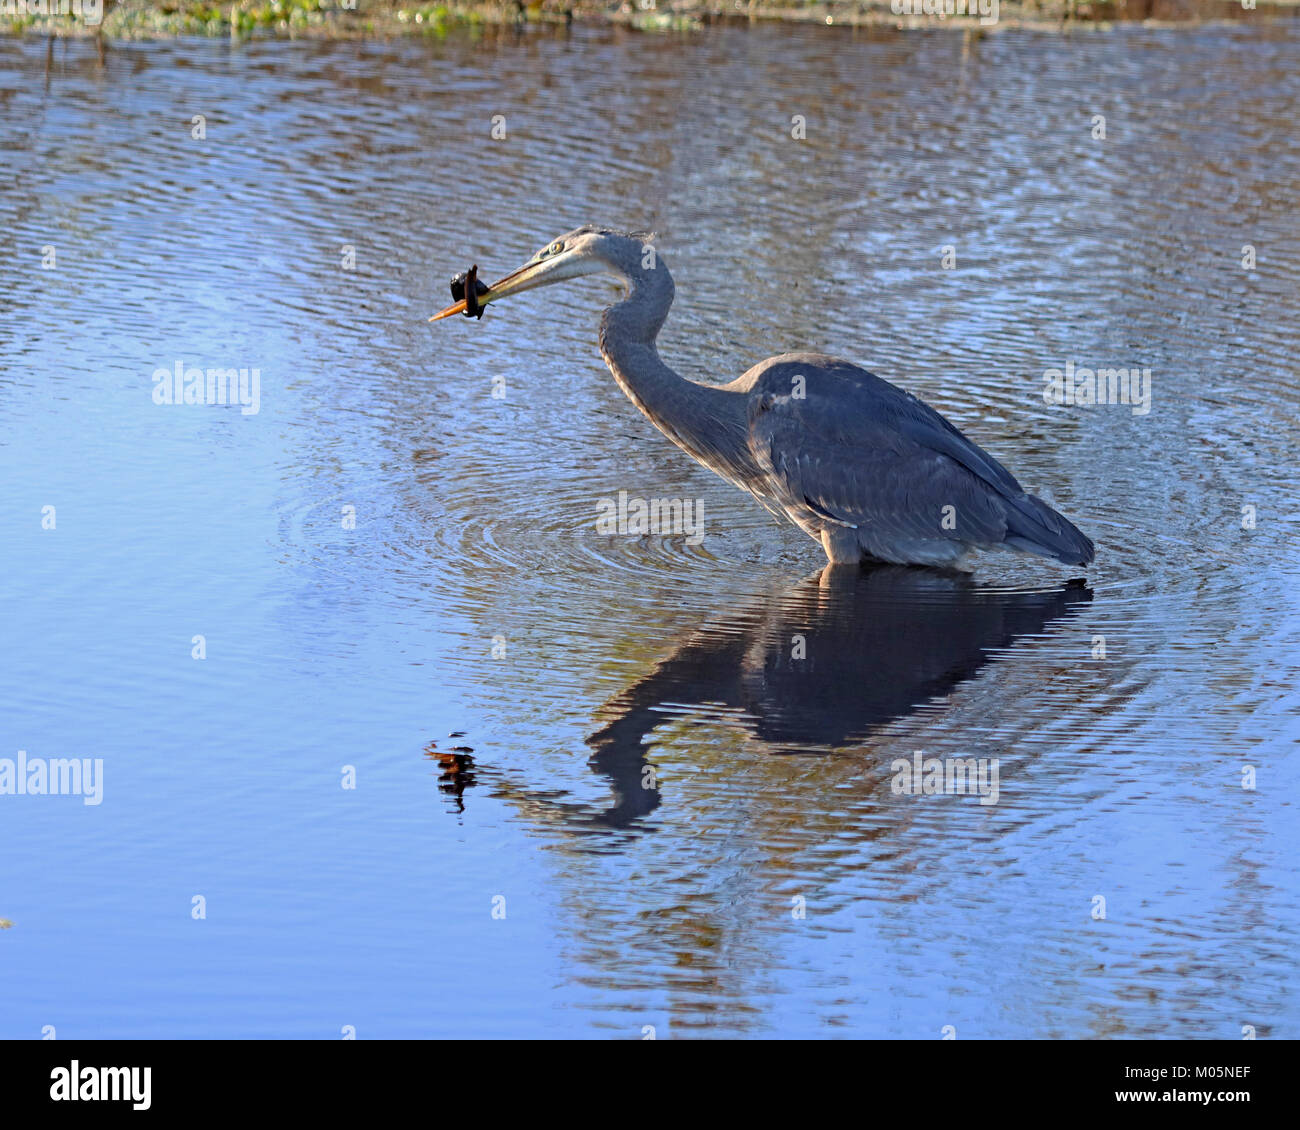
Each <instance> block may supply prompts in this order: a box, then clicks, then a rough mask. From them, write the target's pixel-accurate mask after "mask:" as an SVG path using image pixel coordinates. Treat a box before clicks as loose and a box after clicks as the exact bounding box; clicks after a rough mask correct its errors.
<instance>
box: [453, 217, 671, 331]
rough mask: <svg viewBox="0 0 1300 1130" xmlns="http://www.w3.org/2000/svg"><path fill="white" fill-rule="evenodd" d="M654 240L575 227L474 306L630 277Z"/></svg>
mask: <svg viewBox="0 0 1300 1130" xmlns="http://www.w3.org/2000/svg"><path fill="white" fill-rule="evenodd" d="M653 238H654V235H653V233H651V232H621V231H614V230H612V229H610V228H598V227H593V226H592V225H590V224H588V225H586V226H584V227H580V228H574V230H573V231H571V232H569V233H567V234H566V235H562V236H560V237H559V238H558V239H555V240H552V241H551V242H550V243H548V244H547V245H546V246H545V247H543V248H542V249H541V250H540V251H539V252H537V254H536V255H534V256H533V257H532V258H531V259H529V260H528V262H527V263H525V264H524V265H523V266H522V267H520V268H518V269H517V270H514V271H511V272H510V273H509V274H508V275H506V276H505V278H503V279H500V280H498V281H497V282H495V283H493V284H492V285H491V286H490V287H488V288H487V290H485V291H484V292H483V293H482V294H479V295H478V296H477V304H478V306H480V307H482V306H486V305H488V303H490V302H497V301H499V300H500V299H502V298H509V297H510V296H511V295H512V294H522V293H523V292H524V291H526V290H533V289H534V288H536V287H539V286H547V285H548V284H550V283H556V282H563V281H564V280H565V279H576V278H578V277H580V276H581V275H594V274H598V273H600V272H602V271H613V272H615V273H616V274H623V275H630V274H632V273H633V272H635V271H636V270H637V268H638V265H639V264H640V263H641V262H642V260H643V257H644V254H645V247H646V245H647V244H648V243H649V242H650V241H651V240H652V239H653ZM466 306H467V302H466V300H465V299H461V300H460V301H459V302H455V303H453V304H452V305H451V306H448V307H447V308H446V309H445V310H439V311H438V313H436V314H435V315H434V316H433V317H432V318H430V319H429V321H431V322H436V321H438V319H439V318H449V317H451V315H452V314H464V313H467V312H468V311H467V309H466Z"/></svg>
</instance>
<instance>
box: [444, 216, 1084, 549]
mask: <svg viewBox="0 0 1300 1130" xmlns="http://www.w3.org/2000/svg"><path fill="white" fill-rule="evenodd" d="M651 238H652V237H651V235H650V234H649V233H644V232H630V233H629V232H619V231H612V230H610V229H607V228H596V227H591V226H587V227H581V228H577V229H576V230H574V231H571V232H569V233H568V234H567V235H565V236H562V237H561V238H559V239H557V240H555V241H554V242H552V243H549V244H548V245H547V246H546V247H544V248H543V249H542V250H541V251H539V252H538V253H537V254H536V255H534V256H533V257H532V258H531V259H530V260H529V261H528V262H527V263H525V264H524V265H523V266H522V267H520V268H519V269H518V270H516V271H513V272H511V273H510V274H508V275H506V277H505V278H503V279H501V280H500V281H499V282H497V283H496V284H494V285H493V286H491V287H483V286H482V284H479V283H477V281H476V279H475V278H474V277H473V275H472V274H471V276H470V277H469V278H468V279H467V280H466V282H465V283H463V284H461V285H462V287H463V289H464V296H463V297H460V298H459V299H458V301H457V302H455V303H454V304H453V305H451V306H449V307H447V308H446V309H445V310H442V311H440V312H439V313H437V314H435V315H434V316H433V318H431V319H430V321H436V320H438V319H440V318H446V317H449V316H450V315H452V314H466V315H471V316H473V315H477V316H479V317H481V316H482V313H483V309H484V307H486V306H487V305H488V304H490V303H493V302H498V301H500V300H501V299H503V298H508V297H510V296H511V295H515V294H521V293H523V292H524V291H527V290H532V289H534V288H535V287H540V286H546V285H548V284H551V283H557V282H562V281H564V280H567V279H575V278H578V277H581V276H583V275H590V274H594V273H598V272H613V273H614V274H617V275H621V276H622V277H623V278H624V279H625V280H626V282H627V284H628V287H629V293H628V296H627V297H626V298H625V299H624V300H623V301H622V302H619V303H617V304H616V305H614V306H612V307H610V308H609V309H608V310H606V311H605V314H604V317H603V318H602V319H601V324H600V351H601V353H602V355H603V356H604V358H605V362H606V364H608V365H609V368H610V371H611V372H612V373H613V374H614V379H615V380H616V381H617V382H618V383H619V385H620V387H621V388H622V389H623V391H624V392H625V393H627V395H628V396H629V397H630V398H631V400H632V403H633V404H635V405H636V406H637V407H638V408H639V409H640V410H641V411H642V412H643V413H645V415H646V416H647V417H649V419H650V420H651V422H652V423H653V424H654V425H655V426H656V427H657V428H658V429H659V430H660V431H661V432H663V433H664V434H665V435H666V436H667V437H668V438H669V439H671V440H672V441H673V442H674V443H675V444H677V446H678V447H680V448H682V449H683V450H684V451H686V452H687V453H688V454H690V455H691V456H692V457H694V458H695V459H697V460H698V461H699V462H700V463H703V464H704V466H706V467H708V468H709V469H710V470H711V471H714V472H716V473H717V474H719V475H721V476H722V477H723V478H724V479H727V480H729V481H730V482H732V483H734V484H735V485H736V486H738V487H740V488H742V489H743V490H747V491H749V492H750V493H752V494H753V495H754V496H755V497H756V498H757V499H758V500H759V501H760V502H761V503H762V504H763V505H764V506H766V507H767V508H768V509H769V510H771V511H772V512H773V513H775V514H777V515H778V516H783V517H785V518H788V519H789V520H790V521H792V522H793V523H794V524H795V525H797V526H798V527H799V528H800V529H802V530H803V531H804V532H805V533H807V534H808V535H809V536H810V537H812V538H813V539H814V540H816V541H817V542H819V543H820V544H821V546H822V548H823V549H824V550H825V551H826V556H827V558H828V559H829V560H830V562H831V563H832V564H835V565H840V564H859V563H862V562H883V563H890V564H896V565H933V566H941V567H946V568H958V569H960V568H966V567H968V564H969V555H970V553H971V551H973V550H977V549H1012V550H1019V551H1021V552H1024V553H1031V554H1035V555H1037V556H1039V557H1047V558H1053V559H1055V560H1057V561H1061V562H1063V563H1065V564H1068V565H1086V564H1087V563H1088V562H1089V561H1091V560H1092V559H1093V544H1092V542H1091V541H1090V540H1089V539H1088V538H1087V537H1085V536H1084V535H1083V534H1082V533H1081V532H1080V531H1079V530H1078V529H1077V528H1076V527H1075V526H1074V525H1073V524H1072V523H1071V522H1070V521H1069V520H1068V519H1066V518H1065V517H1063V516H1062V515H1060V514H1058V513H1057V512H1056V511H1055V510H1053V509H1052V507H1050V506H1049V505H1048V504H1047V503H1046V502H1044V501H1043V500H1042V499H1041V498H1037V497H1036V496H1034V495H1032V494H1028V493H1026V492H1025V490H1024V489H1023V488H1022V487H1021V486H1020V484H1019V483H1018V482H1017V481H1016V479H1015V478H1014V477H1013V476H1012V474H1011V473H1010V472H1009V471H1008V470H1007V469H1006V468H1005V467H1003V466H1002V464H1001V463H999V462H998V461H997V460H996V459H994V458H993V456H991V455H989V454H988V452H986V451H984V450H983V449H982V448H980V447H978V446H977V445H976V444H974V443H972V442H971V441H970V440H969V439H967V438H966V437H965V436H964V435H962V433H961V432H960V431H958V430H957V428H955V427H954V426H953V425H952V424H950V423H949V422H948V421H947V420H945V419H944V418H943V417H942V416H941V415H939V413H938V412H936V411H935V410H934V409H933V408H930V407H929V406H928V405H926V404H925V403H923V402H922V401H920V400H918V399H917V398H916V397H915V396H913V395H911V394H910V393H907V392H904V391H903V390H902V389H899V388H896V387H894V386H893V385H891V384H889V383H888V382H887V381H884V380H881V378H879V377H877V376H875V375H874V374H873V373H869V372H867V371H866V370H865V369H861V368H859V367H858V366H857V365H853V364H851V363H849V362H847V361H841V360H838V359H836V358H834V357H828V356H825V355H824V354H820V353H785V354H781V355H780V356H777V357H769V358H768V359H767V360H766V361H760V362H759V363H758V364H757V365H755V366H754V367H753V368H752V369H750V370H749V371H748V372H746V373H745V374H744V375H743V376H740V377H738V378H737V379H736V380H734V381H732V382H731V383H729V384H724V385H709V384H700V383H698V382H696V381H692V380H687V379H686V378H685V377H681V376H679V375H678V374H677V373H675V372H673V370H672V369H670V368H669V367H668V366H667V365H666V364H664V362H663V361H662V360H661V359H660V357H659V351H658V349H657V348H656V347H655V338H656V337H657V336H658V334H659V330H660V328H661V327H662V326H663V324H664V320H665V319H666V318H667V316H668V308H669V307H670V306H671V305H672V302H673V295H674V287H673V280H672V276H671V275H670V274H669V273H668V268H667V266H666V265H665V264H664V261H663V259H662V258H661V257H660V256H658V255H657V253H655V251H654V249H653V248H652V247H650V246H649V244H648V240H650V239H651ZM456 294H457V291H456V286H455V284H453V296H455V295H456Z"/></svg>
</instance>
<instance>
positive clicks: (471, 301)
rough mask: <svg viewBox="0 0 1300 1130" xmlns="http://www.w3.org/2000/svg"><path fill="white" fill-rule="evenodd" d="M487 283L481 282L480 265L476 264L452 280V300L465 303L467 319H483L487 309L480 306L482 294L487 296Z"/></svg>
mask: <svg viewBox="0 0 1300 1130" xmlns="http://www.w3.org/2000/svg"><path fill="white" fill-rule="evenodd" d="M487 292H488V286H487V283H485V282H483V281H481V280H480V279H479V277H478V264H477V263H475V264H474V266H472V267H471V268H470V269H469V270H468V271H462V272H461V273H460V274H459V275H457V276H456V277H455V278H453V279H452V280H451V300H452V301H453V302H460V301H461V300H462V299H463V300H464V302H465V310H464V313H465V317H467V318H482V317H483V311H484V310H485V309H486V307H483V306H480V305H479V304H478V297H479V295H480V294H487Z"/></svg>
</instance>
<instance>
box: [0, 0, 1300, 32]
mask: <svg viewBox="0 0 1300 1130" xmlns="http://www.w3.org/2000/svg"><path fill="white" fill-rule="evenodd" d="M1297 12H1300V0H604V2H602V0H120V2H119V0H0V34H9V35H35V36H51V37H59V36H99V37H102V38H105V39H164V38H173V37H176V36H196V35H197V36H227V37H232V38H236V39H239V38H249V37H254V36H262V37H277V36H279V37H290V38H299V37H301V38H307V37H315V38H324V39H357V38H384V37H395V36H434V37H441V36H444V35H446V34H448V33H450V32H452V31H453V30H455V29H480V30H487V29H492V28H513V29H519V28H522V27H524V26H528V25H533V26H538V27H546V26H550V27H560V28H563V27H567V26H571V25H573V24H575V23H583V24H610V25H620V26H624V27H628V28H632V29H635V30H639V31H691V30H696V29H699V28H702V27H705V26H708V25H713V24H732V25H735V24H745V23H757V22H767V23H772V22H784V23H799V24H820V25H830V26H838V27H845V26H847V27H866V28H881V29H884V28H928V29H933V28H937V27H952V28H963V29H967V30H970V29H974V30H976V31H978V32H980V33H984V32H991V31H996V30H998V29H999V28H1007V27H1033V28H1039V29H1050V30H1064V29H1067V28H1072V27H1093V28H1105V27H1112V26H1114V25H1116V24H1124V23H1145V24H1148V25H1151V24H1155V25H1161V26H1200V25H1204V24H1206V23H1211V22H1224V23H1229V22H1232V23H1240V22H1249V21H1270V20H1276V19H1283V18H1295V17H1296V15H1297Z"/></svg>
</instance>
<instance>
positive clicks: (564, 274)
mask: <svg viewBox="0 0 1300 1130" xmlns="http://www.w3.org/2000/svg"><path fill="white" fill-rule="evenodd" d="M600 269H601V268H600V265H599V264H593V263H590V262H589V261H587V260H584V259H582V258H581V257H580V256H576V255H572V254H569V253H567V252H565V253H562V254H559V255H555V256H553V257H552V258H549V259H535V260H532V261H531V262H528V263H525V264H524V265H523V266H522V267H520V268H519V269H518V270H517V271H511V272H510V274H508V275H506V277H505V278H503V279H500V280H499V281H497V282H495V283H493V284H492V285H491V286H490V287H488V288H487V290H486V291H484V292H483V293H482V294H480V295H479V296H478V304H479V305H480V306H486V305H487V304H488V303H489V302H496V301H497V300H498V299H501V298H509V297H510V296H511V295H512V294H522V293H523V292H524V291H525V290H532V289H533V288H534V287H539V286H545V285H546V284H547V283H553V282H561V281H562V280H564V279H571V278H576V277H577V276H578V275H585V274H591V273H593V272H594V271H597V270H600ZM465 308H466V301H465V299H463V298H462V299H461V300H460V301H459V302H455V303H453V304H452V305H450V306H448V307H447V309H445V310H439V311H438V312H437V313H436V314H435V315H434V316H433V317H432V318H430V319H429V321H431V322H437V321H439V320H441V319H442V318H450V317H451V316H452V315H453V314H463V313H464V312H465Z"/></svg>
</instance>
